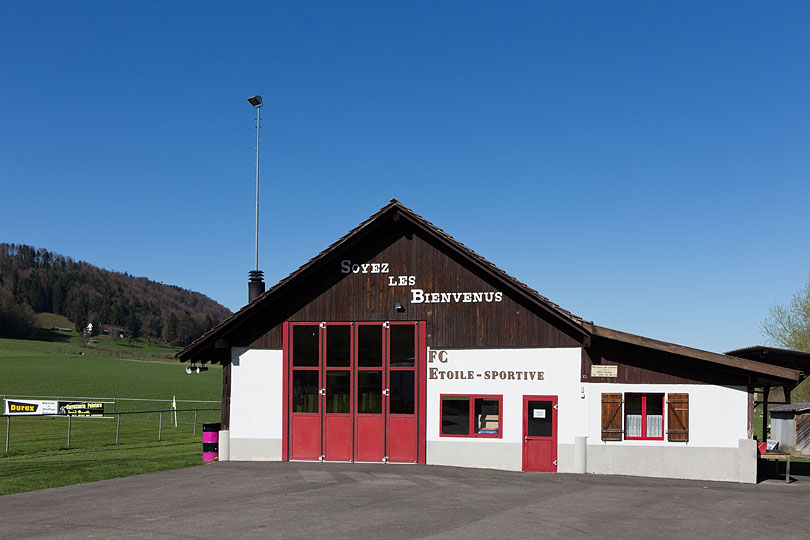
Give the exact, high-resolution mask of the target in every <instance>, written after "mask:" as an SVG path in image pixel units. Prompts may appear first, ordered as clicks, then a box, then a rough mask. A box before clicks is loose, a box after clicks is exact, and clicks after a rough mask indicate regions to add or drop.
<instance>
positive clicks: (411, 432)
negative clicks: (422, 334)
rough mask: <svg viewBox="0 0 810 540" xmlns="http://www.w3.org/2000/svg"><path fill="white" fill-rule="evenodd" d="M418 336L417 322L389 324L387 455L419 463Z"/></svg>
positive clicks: (390, 458) (386, 398)
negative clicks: (417, 460)
mask: <svg viewBox="0 0 810 540" xmlns="http://www.w3.org/2000/svg"><path fill="white" fill-rule="evenodd" d="M417 338H418V335H417V332H416V326H415V325H414V324H413V323H404V324H403V323H393V322H392V323H389V328H388V348H387V351H388V358H387V361H386V367H387V371H388V373H387V374H386V378H387V381H388V386H387V387H386V392H385V400H386V408H387V412H388V415H387V419H388V426H387V430H386V450H387V452H386V457H387V458H388V459H387V461H391V462H394V463H416V457H417V444H418V439H417V429H418V425H417V421H416V418H417V403H416V401H417V400H416V396H417V392H416V382H417V380H418V378H417V376H416V374H417V368H416V367H417V361H416V356H417V355H416V351H417V348H418V341H417Z"/></svg>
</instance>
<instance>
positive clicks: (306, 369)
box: [289, 323, 322, 460]
mask: <svg viewBox="0 0 810 540" xmlns="http://www.w3.org/2000/svg"><path fill="white" fill-rule="evenodd" d="M291 334H292V335H291V336H290V344H289V348H290V351H291V354H290V364H291V374H290V375H291V378H292V381H291V383H290V387H291V388H290V453H289V457H290V459H303V460H318V459H321V388H322V386H321V369H320V366H321V354H320V350H321V346H320V343H321V333H320V328H319V325H318V324H317V323H316V324H301V325H296V326H294V327H293V328H292V332H291Z"/></svg>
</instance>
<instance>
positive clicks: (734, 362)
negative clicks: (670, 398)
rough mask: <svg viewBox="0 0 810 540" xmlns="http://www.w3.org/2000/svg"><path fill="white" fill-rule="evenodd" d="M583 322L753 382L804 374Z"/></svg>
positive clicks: (597, 333) (603, 333) (611, 336)
mask: <svg viewBox="0 0 810 540" xmlns="http://www.w3.org/2000/svg"><path fill="white" fill-rule="evenodd" d="M583 326H585V327H586V328H588V329H589V330H590V331H591V334H592V335H593V337H594V338H598V339H604V340H608V341H612V342H616V343H621V344H628V345H632V346H635V347H641V348H643V349H648V350H651V351H656V352H659V353H667V354H672V355H676V356H679V357H681V358H683V359H685V360H691V361H698V362H701V363H704V364H708V365H711V366H714V367H716V368H718V369H721V370H729V371H734V372H746V373H748V374H749V375H751V377H752V382H754V383H756V384H759V383H765V382H768V383H773V384H775V385H776V384H796V383H798V382H800V381H801V380H802V378H803V373H802V372H801V371H800V370H797V369H792V368H789V367H785V366H779V365H774V364H771V363H766V362H762V361H758V360H753V359H750V358H740V357H737V356H733V355H729V354H728V353H726V354H719V353H713V352H710V351H704V350H701V349H695V348H692V347H686V346H684V345H676V344H674V343H668V342H666V341H659V340H657V339H652V338H648V337H644V336H638V335H635V334H629V333H627V332H621V331H619V330H613V329H611V328H605V327H603V326H597V325H595V324H590V323H583Z"/></svg>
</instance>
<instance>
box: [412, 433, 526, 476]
mask: <svg viewBox="0 0 810 540" xmlns="http://www.w3.org/2000/svg"><path fill="white" fill-rule="evenodd" d="M426 461H427V463H428V464H429V465H448V466H451V467H477V468H481V469H500V470H505V471H519V470H521V469H522V468H523V446H522V445H521V444H520V443H505V442H496V441H481V442H478V441H469V440H465V441H452V440H448V441H427V460H426Z"/></svg>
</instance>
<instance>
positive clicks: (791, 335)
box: [762, 275, 810, 402]
mask: <svg viewBox="0 0 810 540" xmlns="http://www.w3.org/2000/svg"><path fill="white" fill-rule="evenodd" d="M762 333H763V334H765V336H767V338H768V341H770V342H771V343H772V344H774V345H776V346H778V347H784V348H785V349H793V350H796V351H804V352H810V275H808V277H807V283H806V284H805V285H804V287H803V288H802V289H800V290H799V291H798V292H796V293H795V294H794V295H793V298H792V299H791V300H790V304H788V305H787V306H783V305H781V304H776V305H775V306H773V307H772V308H771V312H770V315H769V316H768V318H767V319H765V322H763V323H762ZM790 397H791V400H792V401H794V402H797V401H807V400H810V377H809V378H807V379H805V380H804V381H803V382H802V383H801V384H800V385H799V386H797V387H796V388H795V389H794V390H793V392H791V394H790Z"/></svg>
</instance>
